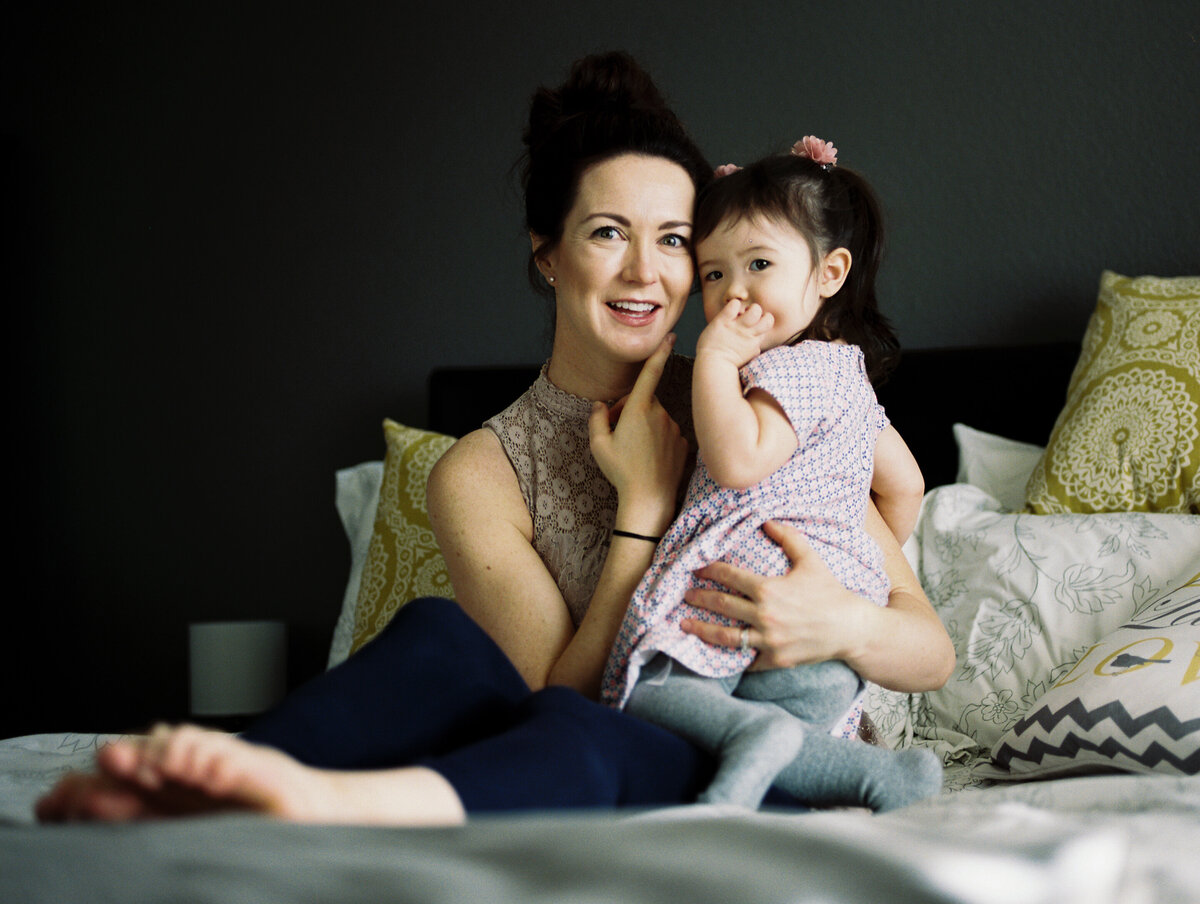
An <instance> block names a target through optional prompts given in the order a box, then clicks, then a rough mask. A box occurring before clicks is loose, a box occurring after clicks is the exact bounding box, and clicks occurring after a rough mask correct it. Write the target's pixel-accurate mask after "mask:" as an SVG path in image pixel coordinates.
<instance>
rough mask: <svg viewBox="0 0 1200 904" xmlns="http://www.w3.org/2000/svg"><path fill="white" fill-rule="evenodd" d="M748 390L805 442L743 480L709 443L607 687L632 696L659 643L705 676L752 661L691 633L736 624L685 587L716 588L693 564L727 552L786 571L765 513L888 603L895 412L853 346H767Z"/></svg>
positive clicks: (612, 663) (748, 377)
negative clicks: (887, 486)
mask: <svg viewBox="0 0 1200 904" xmlns="http://www.w3.org/2000/svg"><path fill="white" fill-rule="evenodd" d="M741 379H742V386H743V391H744V392H749V391H750V390H751V389H754V388H757V389H762V390H763V391H765V392H767V393H769V394H770V395H771V396H772V397H773V398H774V399H775V400H776V401H777V402H779V404H780V406H781V407H782V408H783V410H784V412H785V413H786V414H787V416H788V419H789V420H790V421H791V423H792V427H793V428H794V429H795V431H796V437H797V439H798V440H799V446H798V447H797V449H796V451H795V453H793V455H792V457H791V458H790V459H789V460H788V461H787V462H786V463H784V465H783V466H782V467H780V468H779V469H778V470H777V471H775V472H774V473H773V474H771V475H769V476H768V477H767V478H766V479H764V480H763V481H761V482H760V483H758V484H756V485H755V486H753V487H750V488H748V489H746V490H732V489H727V488H724V487H722V486H720V485H719V484H717V482H716V481H714V480H713V479H712V477H711V476H710V475H709V473H708V469H707V468H706V467H705V466H704V456H703V450H702V451H701V454H700V458H699V461H698V462H697V465H696V470H695V472H694V473H693V475H692V479H691V483H690V484H689V486H688V493H687V497H686V499H685V501H684V505H683V510H682V511H681V512H680V514H679V517H678V518H676V520H675V522H674V523H673V524H672V525H671V528H670V529H669V530H668V531H667V534H666V536H664V537H663V539H662V542H661V543H659V545H658V549H657V550H656V551H655V554H654V561H653V562H652V563H651V565H650V569H649V571H647V573H646V575H645V577H644V578H642V581H641V583H640V584H639V585H638V588H637V590H636V591H635V592H634V595H633V598H632V600H631V601H630V603H629V608H628V610H627V611H626V613H625V620H624V622H623V623H622V625H621V628H620V631H619V633H618V635H617V641H616V644H615V645H614V647H613V652H612V655H611V656H610V657H609V660H608V663H607V666H606V668H605V672H604V679H603V684H602V688H601V693H602V699H603V700H604V702H606V703H608V704H610V705H613V706H618V707H620V706H624V704H625V701H626V700H628V698H629V694H630V692H631V691H632V690H633V685H634V683H635V682H636V681H637V677H638V673H639V672H640V670H641V668H642V667H643V666H644V665H645V664H646V663H647V662H649V661H650V660H651V659H652V658H653V657H654V655H655V653H657V652H663V653H666V654H667V655H669V656H671V657H672V658H673V659H675V660H676V661H678V662H680V663H682V664H683V665H685V666H687V667H688V668H690V669H692V670H693V671H695V672H697V673H699V674H701V675H707V676H709V677H719V676H727V675H736V674H740V673H741V672H743V671H745V670H746V668H747V667H748V666H749V665H750V663H751V662H752V661H753V659H754V656H755V652H754V651H753V650H750V651H745V652H743V651H741V650H737V649H730V648H727V647H715V646H711V645H709V644H707V643H704V642H703V641H702V640H700V639H699V638H697V637H695V636H693V635H690V634H685V633H684V632H683V631H682V630H681V629H680V627H679V623H680V621H682V620H683V619H685V618H696V619H707V620H710V621H719V622H721V623H723V624H734V623H733V622H730V621H729V620H727V619H723V618H722V617H721V616H718V615H715V614H713V613H711V612H708V611H707V610H702V609H698V608H696V607H694V606H691V605H689V604H688V603H686V602H684V600H683V593H684V591H685V590H687V589H688V588H689V587H693V586H694V587H715V586H717V585H715V584H713V583H712V582H711V581H702V580H700V579H699V578H697V577H695V575H694V574H693V572H694V571H695V570H696V569H698V568H700V567H702V566H704V565H707V564H709V563H711V562H718V561H724V562H730V563H732V564H734V565H738V566H740V567H742V568H745V569H747V570H749V571H752V572H755V573H757V574H764V575H779V574H785V573H787V571H788V569H789V568H790V567H791V566H790V563H789V562H788V559H787V556H786V555H785V554H784V552H783V550H782V549H781V548H780V547H779V546H778V545H777V544H776V543H775V542H774V541H772V540H771V539H770V538H768V537H767V536H766V534H765V533H763V530H762V525H763V523H764V522H766V521H768V520H777V521H785V522H789V523H791V524H792V525H794V526H795V527H797V528H799V529H800V530H802V531H803V532H804V533H805V534H806V536H807V537H808V540H809V543H810V544H811V545H812V547H813V549H814V550H815V551H816V552H817V554H818V555H820V556H821V558H822V559H823V560H824V561H825V563H826V565H827V566H828V567H829V568H830V570H831V571H832V572H833V574H834V575H835V576H836V577H837V578H838V580H840V581H841V582H842V584H843V585H844V586H846V587H847V588H848V589H850V590H853V591H854V592H856V593H858V594H860V595H861V596H864V597H866V598H867V599H870V600H871V601H873V602H875V603H876V604H877V605H880V606H882V605H886V603H887V595H888V589H889V585H888V579H887V574H886V572H885V571H884V567H883V554H882V552H881V551H880V549H879V546H878V545H877V544H876V543H875V541H874V540H873V539H872V538H871V536H870V535H869V534H868V533H867V532H866V530H865V528H864V526H863V525H864V517H865V514H866V506H867V500H868V498H869V495H870V486H871V474H872V469H873V464H874V455H875V441H876V439H877V438H878V436H879V433H880V431H882V430H883V428H884V427H885V426H887V423H888V421H887V417H886V415H885V414H884V411H883V408H882V407H881V406H880V405H879V402H878V400H877V399H876V398H875V392H874V390H873V389H872V388H871V384H870V382H869V381H868V380H867V374H866V368H865V366H864V363H863V356H862V350H861V349H860V348H858V346H856V345H842V344H837V343H832V342H816V341H811V342H801V343H800V344H798V345H793V346H778V347H776V348H773V349H769V350H768V351H766V352H763V353H762V354H761V355H759V356H758V357H757V358H755V359H754V360H753V361H751V362H750V363H749V364H747V365H746V366H745V367H743V368H742V370H741Z"/></svg>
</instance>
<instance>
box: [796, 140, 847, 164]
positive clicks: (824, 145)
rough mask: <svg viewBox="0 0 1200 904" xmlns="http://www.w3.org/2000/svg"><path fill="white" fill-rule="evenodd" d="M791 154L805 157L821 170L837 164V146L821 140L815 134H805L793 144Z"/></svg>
mask: <svg viewBox="0 0 1200 904" xmlns="http://www.w3.org/2000/svg"><path fill="white" fill-rule="evenodd" d="M792 156H794V157H807V158H808V159H809V160H811V161H812V162H813V163H816V164H818V165H819V166H820V167H821V169H823V170H829V169H830V168H831V167H834V166H837V148H835V147H834V146H833V144H832V142H829V141H822V140H821V139H820V138H818V137H817V136H816V135H805V136H804V137H803V138H801V139H800V140H799V141H797V142H796V143H795V144H793V145H792Z"/></svg>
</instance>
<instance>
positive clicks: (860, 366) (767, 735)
mask: <svg viewBox="0 0 1200 904" xmlns="http://www.w3.org/2000/svg"><path fill="white" fill-rule="evenodd" d="M836 162H837V157H836V149H835V148H833V146H832V145H829V144H827V143H826V142H823V141H820V140H819V139H816V138H813V137H812V136H808V137H806V138H804V139H802V140H801V141H798V142H796V145H795V146H794V147H793V149H792V152H791V154H783V155H775V156H771V157H768V158H766V159H764V160H761V161H759V162H757V163H755V164H752V165H750V166H748V167H746V168H745V169H739V168H737V167H733V166H726V167H722V168H721V169H720V170H718V175H719V176H721V178H718V179H716V180H715V181H714V182H713V183H712V184H711V185H709V186H708V187H707V188H706V189H705V190H704V191H703V192H702V193H701V194H700V196H699V198H698V199H697V202H696V214H695V227H694V247H695V253H696V260H697V265H698V272H699V276H700V284H701V290H702V293H703V299H704V315H705V317H706V318H707V320H708V326H707V327H706V328H705V329H704V331H703V332H702V333H701V335H700V338H699V340H698V341H697V344H696V361H695V371H694V375H693V383H692V393H693V401H692V405H693V417H694V421H695V429H696V440H697V443H698V445H699V458H698V462H697V466H696V470H695V473H694V475H693V477H692V481H691V483H690V485H689V487H688V494H687V497H686V500H685V502H684V506H683V510H682V512H681V513H680V515H679V517H678V518H677V519H676V521H675V522H674V523H673V524H672V526H671V528H670V530H669V531H668V532H667V535H666V536H665V537H664V538H663V539H662V542H661V543H660V544H659V546H658V549H657V551H656V553H655V556H654V561H653V562H652V563H651V566H650V570H649V571H648V572H647V573H646V576H645V577H644V578H643V579H642V581H641V583H640V584H639V585H638V588H637V590H636V592H635V593H634V595H633V598H632V600H631V602H630V604H629V609H628V611H627V612H626V615H625V619H624V622H623V623H622V626H621V629H620V632H619V634H618V637H617V642H616V644H615V646H614V648H613V653H612V655H611V657H610V659H609V661H608V665H607V668H606V670H605V676H604V684H603V690H602V693H603V697H604V699H605V701H606V702H608V703H610V704H612V705H615V706H627V707H628V709H629V712H631V713H632V714H634V715H636V716H639V717H641V718H644V719H647V720H649V721H652V722H656V723H658V724H660V725H663V726H665V727H666V728H669V729H671V730H672V731H674V732H676V733H677V734H679V735H682V736H683V737H685V738H687V739H689V740H691V741H692V742H694V743H696V744H698V745H700V746H702V747H705V748H706V749H708V750H710V751H711V752H713V753H714V754H717V755H718V757H719V760H720V765H719V767H718V769H717V773H716V775H715V777H714V779H713V782H712V784H711V785H710V787H709V788H708V790H707V791H706V792H705V794H704V795H703V796H702V797H701V800H704V801H708V802H713V803H717V802H727V803H738V804H743V805H746V806H750V807H756V806H758V804H759V803H760V802H761V800H762V798H763V795H764V794H765V793H766V791H767V789H768V788H769V787H770V786H771V785H772V784H775V785H777V786H779V787H781V788H783V789H784V790H785V791H788V792H789V793H791V794H792V795H794V796H795V797H797V798H799V799H800V800H801V801H802V802H807V803H810V804H816V805H833V804H855V805H864V806H869V807H871V808H873V809H876V810H887V809H893V808H896V807H900V806H904V805H905V804H908V803H911V802H912V801H914V800H917V799H919V798H922V797H926V796H929V795H931V794H934V793H936V792H937V791H938V790H939V789H940V787H941V766H940V764H939V763H938V761H937V758H936V757H935V756H934V755H933V754H932V753H931V752H930V751H928V750H920V749H913V750H907V751H902V752H892V751H889V750H884V749H882V748H878V747H873V746H871V745H868V744H863V743H860V742H858V741H857V740H851V739H846V738H840V737H833V736H832V735H831V729H833V728H834V727H835V725H836V723H837V722H838V721H839V719H840V717H842V716H844V715H845V714H846V713H847V711H848V710H850V709H851V708H852V707H853V706H854V705H855V704H856V702H857V700H858V699H859V698H860V697H861V693H862V690H863V684H862V681H861V680H860V679H859V677H858V675H857V674H856V673H855V672H854V671H853V670H852V669H851V668H850V667H849V666H847V665H846V664H845V663H844V662H840V661H829V662H821V663H816V664H811V665H801V666H797V667H795V668H788V669H768V670H761V671H747V670H746V669H747V667H748V666H749V665H750V664H751V662H752V661H753V659H754V657H755V655H756V652H755V651H754V650H753V649H752V648H751V647H750V645H749V641H748V632H747V630H746V629H745V628H743V630H742V635H741V636H742V643H741V648H740V649H730V648H726V647H715V646H712V645H709V644H707V643H704V642H703V641H701V640H700V639H699V638H697V637H695V636H693V635H690V634H687V633H684V632H683V631H682V630H681V628H680V622H681V621H682V620H684V619H687V618H693V619H695V618H706V617H707V618H710V619H711V618H712V617H713V616H712V615H711V613H707V612H705V611H703V610H700V609H697V608H693V607H692V606H690V605H689V604H688V603H687V602H685V601H684V593H685V591H686V590H688V589H689V588H692V587H714V586H716V585H714V584H713V583H712V582H706V581H704V580H703V579H700V578H698V577H696V576H695V574H694V572H695V571H696V570H697V569H699V568H702V567H703V566H705V565H707V564H709V563H712V562H718V561H725V562H730V563H732V564H735V565H738V566H741V567H743V568H746V569H749V570H752V571H754V572H756V573H758V574H764V575H772V574H773V575H779V574H785V573H786V572H787V571H788V569H789V567H790V563H789V562H788V560H787V557H786V556H785V555H784V553H783V551H782V549H781V548H780V547H779V546H778V545H777V544H775V543H774V542H772V541H771V540H770V539H768V538H767V536H766V535H765V534H764V533H763V530H762V526H763V524H764V523H765V522H766V521H768V520H776V521H787V522H790V523H792V524H793V525H794V526H796V527H798V528H799V529H801V530H802V531H804V533H805V534H806V536H807V537H808V539H809V542H810V544H811V545H812V547H813V549H814V550H815V551H816V552H817V554H818V555H820V556H821V558H822V559H823V560H824V561H825V562H826V564H827V565H828V566H829V567H830V569H831V570H832V571H833V573H834V574H835V575H836V576H837V577H838V579H839V580H840V581H841V582H842V583H843V584H844V585H845V586H846V587H847V588H848V589H850V590H853V591H854V592H856V593H858V594H860V595H862V596H864V597H867V598H868V599H870V600H872V601H873V602H875V603H876V604H877V605H880V606H882V605H886V603H887V595H888V589H889V588H888V581H887V576H886V574H885V572H884V568H883V558H882V553H881V552H880V550H879V547H878V546H877V545H876V544H875V542H874V541H873V540H872V539H871V537H870V536H869V534H867V532H866V530H865V529H864V517H865V512H866V506H867V501H868V498H869V497H873V498H874V500H875V503H876V505H877V507H878V509H879V512H880V514H881V515H882V516H883V517H884V520H885V521H886V522H887V524H888V526H889V527H890V528H891V530H892V531H893V533H895V534H896V535H897V538H898V539H899V540H900V542H901V543H903V542H904V540H905V539H906V538H907V536H908V534H909V533H910V532H911V530H912V527H913V525H914V523H915V521H916V514H917V508H918V506H919V504H920V499H921V494H922V492H923V488H924V485H923V480H922V478H921V473H920V470H919V468H918V467H917V463H916V461H915V460H914V459H913V457H912V454H911V453H910V452H909V451H908V448H907V446H905V444H904V442H903V440H902V439H901V438H900V435H899V433H897V431H896V430H895V428H893V427H892V426H891V425H890V424H889V423H888V421H887V418H886V417H885V415H884V412H883V409H882V408H881V407H880V405H879V403H878V401H877V400H876V398H875V393H874V390H873V389H872V386H871V380H877V379H878V378H879V377H881V376H883V375H884V374H885V373H886V371H887V370H888V369H890V367H891V366H892V364H893V363H894V359H895V357H896V352H897V347H898V346H897V342H896V339H895V336H894V334H893V333H892V331H891V328H890V327H889V326H888V324H887V322H886V320H885V319H884V318H883V316H882V315H881V314H880V312H879V310H878V306H877V304H876V299H875V288H874V284H875V274H876V271H877V269H878V265H879V259H880V256H881V253H882V232H881V221H880V216H879V205H878V203H877V201H876V199H875V197H874V193H873V192H872V191H871V189H870V187H869V186H868V185H867V184H866V182H865V181H864V180H863V179H862V177H860V176H858V175H857V174H856V173H854V172H852V171H850V170H846V169H844V168H841V167H837V166H836ZM648 539H653V538H648ZM722 589H724V588H722Z"/></svg>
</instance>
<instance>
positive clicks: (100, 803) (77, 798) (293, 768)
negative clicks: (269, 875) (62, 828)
mask: <svg viewBox="0 0 1200 904" xmlns="http://www.w3.org/2000/svg"><path fill="white" fill-rule="evenodd" d="M96 766H97V772H96V773H94V774H91V773H84V774H74V775H70V776H67V777H66V778H64V779H63V780H62V781H61V782H59V784H58V785H56V786H55V788H54V789H52V790H51V791H50V793H49V794H47V795H46V797H44V798H43V799H42V800H41V801H39V803H38V806H37V810H36V812H37V816H38V818H39V819H41V820H43V821H63V820H74V819H98V820H105V821H114V820H115V821H124V820H130V819H147V818H155V817H164V816H183V815H189V814H199V813H207V812H214V811H223V810H245V811H250V812H258V813H263V814H266V815H269V816H275V817H278V818H281V819H285V820H288V821H292V822H329V823H375V824H380V823H385V824H391V825H454V824H458V823H461V822H462V821H463V820H464V819H465V813H464V811H463V809H462V804H461V802H460V801H459V798H458V794H457V793H456V792H455V791H454V789H453V788H452V787H451V786H450V785H449V783H447V782H446V781H445V779H443V778H442V777H441V776H440V775H439V774H438V773H436V772H433V771H431V770H428V769H422V768H409V769H394V770H382V771H376V772H331V771H324V770H319V769H313V768H311V767H308V766H305V765H303V764H301V763H299V762H297V761H296V760H294V759H292V758H291V757H289V756H288V755H287V754H284V753H281V752H280V751H277V750H273V749H271V748H269V747H263V746H260V745H257V744H251V743H249V742H247V741H243V740H240V739H239V738H236V737H234V736H233V735H228V734H225V733H223V732H216V731H209V730H207V729H202V728H196V727H195V726H190V725H185V726H180V727H177V728H172V727H167V726H159V727H158V728H155V729H154V731H153V732H152V733H151V734H149V735H147V736H145V737H137V738H132V739H126V740H121V741H117V742H115V743H113V744H110V745H108V746H106V747H105V748H103V749H102V750H100V751H99V753H97V755H96Z"/></svg>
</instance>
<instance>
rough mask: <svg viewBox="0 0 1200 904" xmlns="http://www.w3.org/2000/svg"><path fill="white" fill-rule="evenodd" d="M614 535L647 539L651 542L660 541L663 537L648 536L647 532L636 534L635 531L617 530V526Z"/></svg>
mask: <svg viewBox="0 0 1200 904" xmlns="http://www.w3.org/2000/svg"><path fill="white" fill-rule="evenodd" d="M613 536H614V537H629V538H630V539H633V540H646V541H647V542H649V543H658V541H659V540H661V539H662V537H647V536H646V535H645V534H635V533H634V532H633V531H629V530H616V529H615V528H614V529H613Z"/></svg>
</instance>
